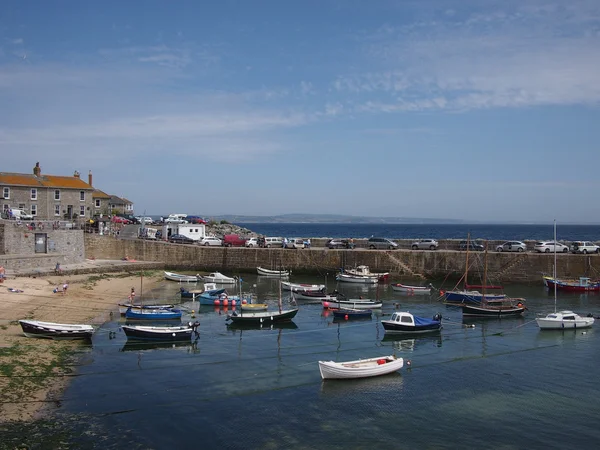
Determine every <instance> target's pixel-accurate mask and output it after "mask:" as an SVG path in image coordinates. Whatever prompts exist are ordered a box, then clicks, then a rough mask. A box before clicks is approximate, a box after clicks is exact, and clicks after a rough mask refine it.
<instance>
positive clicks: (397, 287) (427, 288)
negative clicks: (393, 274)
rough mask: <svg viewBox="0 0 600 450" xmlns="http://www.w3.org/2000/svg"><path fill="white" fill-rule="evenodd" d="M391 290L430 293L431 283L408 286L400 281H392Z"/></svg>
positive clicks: (408, 292)
mask: <svg viewBox="0 0 600 450" xmlns="http://www.w3.org/2000/svg"><path fill="white" fill-rule="evenodd" d="M391 286H392V290H393V291H396V292H404V293H407V294H431V290H432V289H433V285H431V284H429V285H428V286H410V285H407V284H402V283H393V284H392V285H391Z"/></svg>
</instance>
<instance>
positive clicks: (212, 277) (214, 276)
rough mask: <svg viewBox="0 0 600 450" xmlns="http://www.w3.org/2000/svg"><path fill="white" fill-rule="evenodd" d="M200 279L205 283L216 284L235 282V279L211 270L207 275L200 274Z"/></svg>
mask: <svg viewBox="0 0 600 450" xmlns="http://www.w3.org/2000/svg"><path fill="white" fill-rule="evenodd" d="M202 279H203V280H204V281H205V282H207V283H216V284H236V283H237V280H236V279H235V278H232V277H228V276H226V275H223V274H222V273H221V272H212V273H210V274H208V275H204V276H202Z"/></svg>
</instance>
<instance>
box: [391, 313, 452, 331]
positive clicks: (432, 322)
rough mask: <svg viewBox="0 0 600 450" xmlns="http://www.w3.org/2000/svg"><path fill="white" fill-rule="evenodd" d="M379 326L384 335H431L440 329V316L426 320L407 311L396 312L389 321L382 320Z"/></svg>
mask: <svg viewBox="0 0 600 450" xmlns="http://www.w3.org/2000/svg"><path fill="white" fill-rule="evenodd" d="M381 324H382V325H383V329H384V330H385V332H386V333H406V334H409V333H432V332H435V331H439V330H440V329H441V328H442V316H441V315H440V314H436V315H434V316H433V318H432V319H427V318H425V317H419V316H415V315H414V314H411V313H410V312H408V311H397V312H394V313H393V314H392V317H391V318H390V319H389V320H382V321H381Z"/></svg>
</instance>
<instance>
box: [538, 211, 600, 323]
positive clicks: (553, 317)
mask: <svg viewBox="0 0 600 450" xmlns="http://www.w3.org/2000/svg"><path fill="white" fill-rule="evenodd" d="M554 242H556V220H555V221H554ZM552 272H553V277H552V278H553V279H554V280H556V246H555V247H554V268H553V270H552ZM556 288H557V286H556V283H554V312H553V313H550V314H548V315H546V316H545V317H537V318H536V319H535V321H536V322H537V324H538V327H540V329H541V330H564V329H568V328H589V327H591V326H592V325H593V324H594V318H593V317H581V316H580V315H579V314H575V313H574V312H573V311H556Z"/></svg>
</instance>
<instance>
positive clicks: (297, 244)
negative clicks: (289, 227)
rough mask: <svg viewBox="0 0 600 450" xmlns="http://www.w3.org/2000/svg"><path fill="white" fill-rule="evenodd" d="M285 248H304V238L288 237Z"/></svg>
mask: <svg viewBox="0 0 600 450" xmlns="http://www.w3.org/2000/svg"><path fill="white" fill-rule="evenodd" d="M285 248H295V249H298V248H304V239H300V238H291V239H288V241H287V244H286V246H285Z"/></svg>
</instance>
